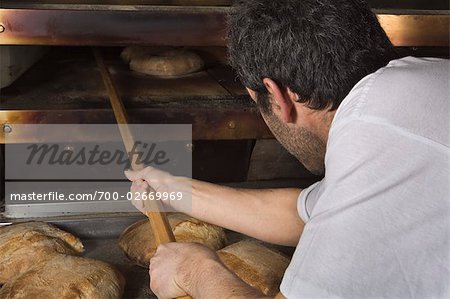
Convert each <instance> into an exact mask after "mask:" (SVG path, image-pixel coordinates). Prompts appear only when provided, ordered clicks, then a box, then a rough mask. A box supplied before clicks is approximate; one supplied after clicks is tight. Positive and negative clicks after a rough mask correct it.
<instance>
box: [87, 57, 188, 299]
mask: <svg viewBox="0 0 450 299" xmlns="http://www.w3.org/2000/svg"><path fill="white" fill-rule="evenodd" d="M94 56H95V60H96V61H97V65H98V67H99V69H100V73H101V75H102V78H103V83H104V84H105V87H106V91H107V92H108V96H109V100H110V102H111V106H112V108H113V111H114V116H115V117H116V121H117V123H118V124H119V131H120V135H121V136H122V140H123V143H124V145H125V149H126V151H127V152H128V153H130V152H131V151H132V149H133V145H134V138H133V134H132V133H131V130H130V127H129V126H128V116H127V114H126V112H125V107H124V105H123V102H122V101H121V99H120V97H119V93H118V92H117V90H116V87H115V86H114V83H113V81H112V79H111V76H110V74H109V71H108V69H107V67H106V64H105V61H104V60H103V57H102V55H101V53H100V50H99V49H97V48H94ZM129 158H130V162H131V167H132V169H134V170H139V169H142V168H143V166H142V164H138V163H137V157H136V156H131V157H129ZM149 202H150V205H151V210H152V211H153V212H146V213H145V215H146V216H147V217H148V219H149V220H150V224H151V227H152V231H153V235H154V236H155V243H156V245H157V246H159V245H161V244H165V243H169V242H176V240H175V236H174V235H173V232H172V228H171V227H170V224H169V221H168V219H167V217H166V214H165V213H162V212H160V211H161V210H162V209H161V205H160V202H159V201H155V200H150V201H149ZM190 298H191V297H190V296H182V297H178V299H190Z"/></svg>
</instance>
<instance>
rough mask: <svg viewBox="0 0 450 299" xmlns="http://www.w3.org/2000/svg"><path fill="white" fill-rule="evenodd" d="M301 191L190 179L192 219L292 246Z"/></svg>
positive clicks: (296, 233) (298, 226)
mask: <svg viewBox="0 0 450 299" xmlns="http://www.w3.org/2000/svg"><path fill="white" fill-rule="evenodd" d="M300 191H301V190H300V189H293V188H290V189H287V188H285V189H260V190H256V189H236V188H230V187H225V186H219V185H215V184H210V183H206V182H201V181H196V180H193V182H192V211H191V212H190V214H191V216H193V217H195V218H198V219H201V220H203V221H206V222H209V223H213V224H216V225H219V226H222V227H225V228H227V229H230V230H234V231H237V232H240V233H243V234H246V235H249V236H252V237H254V238H257V239H259V240H263V241H266V242H270V243H274V244H280V245H290V246H295V245H297V243H298V240H299V238H300V235H301V233H302V231H303V226H304V224H303V222H302V220H301V219H300V217H299V215H298V212H297V198H298V195H299V193H300Z"/></svg>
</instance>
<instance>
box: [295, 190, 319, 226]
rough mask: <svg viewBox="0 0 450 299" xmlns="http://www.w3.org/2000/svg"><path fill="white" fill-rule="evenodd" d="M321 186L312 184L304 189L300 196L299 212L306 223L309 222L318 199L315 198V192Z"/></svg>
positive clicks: (298, 202)
mask: <svg viewBox="0 0 450 299" xmlns="http://www.w3.org/2000/svg"><path fill="white" fill-rule="evenodd" d="M319 185H320V182H317V183H314V184H312V185H311V186H309V187H308V188H306V189H303V190H302V192H300V195H299V196H298V200H297V211H298V214H299V216H300V218H301V219H302V220H303V222H304V223H306V222H308V221H309V218H310V217H311V210H312V207H313V206H314V204H315V202H316V199H317V198H316V197H315V196H314V194H315V192H313V191H314V190H315V189H316V188H318V187H319Z"/></svg>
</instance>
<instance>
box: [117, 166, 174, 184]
mask: <svg viewBox="0 0 450 299" xmlns="http://www.w3.org/2000/svg"><path fill="white" fill-rule="evenodd" d="M124 173H125V176H126V177H127V179H129V180H130V181H132V182H134V181H136V180H144V181H147V182H150V180H153V179H161V178H163V177H164V176H167V175H168V173H167V172H165V171H162V170H159V169H157V168H154V167H151V166H147V167H145V168H143V169H141V170H125V172H124Z"/></svg>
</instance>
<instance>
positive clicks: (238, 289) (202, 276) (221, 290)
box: [189, 261, 269, 299]
mask: <svg viewBox="0 0 450 299" xmlns="http://www.w3.org/2000/svg"><path fill="white" fill-rule="evenodd" d="M205 281H207V282H208V283H205ZM189 293H190V295H191V297H193V298H199V299H201V298H208V299H209V298H227V299H263V298H269V297H266V296H264V294H262V293H261V292H259V291H258V290H256V289H254V288H252V287H251V286H249V285H247V284H246V283H245V282H243V281H242V280H241V279H240V278H239V277H237V276H236V275H235V274H233V273H231V272H230V271H228V270H227V269H226V268H225V267H224V266H223V265H222V264H220V263H219V262H217V261H208V262H206V264H205V265H203V266H202V271H200V272H198V273H197V275H196V277H195V283H194V284H193V285H192V286H191V288H190V290H189Z"/></svg>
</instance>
